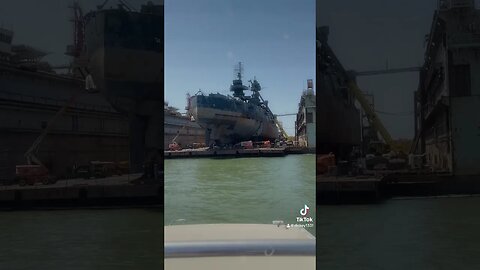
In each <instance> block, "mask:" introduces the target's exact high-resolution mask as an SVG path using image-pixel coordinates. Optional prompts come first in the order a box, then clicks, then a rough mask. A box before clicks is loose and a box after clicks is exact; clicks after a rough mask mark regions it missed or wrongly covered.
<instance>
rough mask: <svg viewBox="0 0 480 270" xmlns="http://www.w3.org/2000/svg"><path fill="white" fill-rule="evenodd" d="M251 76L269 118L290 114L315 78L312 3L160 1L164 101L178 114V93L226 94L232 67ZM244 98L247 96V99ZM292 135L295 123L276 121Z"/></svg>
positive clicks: (180, 100) (306, 0) (182, 99)
mask: <svg viewBox="0 0 480 270" xmlns="http://www.w3.org/2000/svg"><path fill="white" fill-rule="evenodd" d="M239 61H241V62H242V63H243V65H244V78H245V80H244V83H245V84H247V81H248V80H249V79H253V77H254V76H256V77H257V79H258V80H259V82H260V84H261V85H262V87H263V89H262V92H261V94H262V96H263V98H265V99H267V100H268V101H269V106H270V108H271V109H272V111H273V112H274V113H275V114H282V113H295V112H297V110H298V102H299V100H300V96H301V93H302V90H303V89H304V88H305V87H306V81H307V79H315V1H314V0H302V1H298V0H275V1H274V0H270V1H266V0H264V1H258V0H242V1H240V0H202V1H198V0H167V1H165V98H166V100H167V101H168V102H169V103H170V105H173V106H175V107H178V108H180V109H182V110H183V109H184V107H185V105H186V93H187V92H189V93H190V94H194V93H196V92H197V91H198V90H199V89H202V91H203V92H204V93H211V92H215V93H216V92H220V93H222V94H230V92H229V87H230V84H231V83H232V79H233V78H234V71H233V69H234V66H235V64H236V63H238V62H239ZM248 94H249V93H248ZM280 120H281V121H282V122H283V123H284V126H285V129H286V131H287V133H289V134H291V135H294V121H295V117H294V116H293V117H282V118H280Z"/></svg>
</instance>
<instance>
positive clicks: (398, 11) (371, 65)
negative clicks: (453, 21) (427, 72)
mask: <svg viewBox="0 0 480 270" xmlns="http://www.w3.org/2000/svg"><path fill="white" fill-rule="evenodd" d="M436 6H437V1H436V0H421V1H418V0H402V1H398V0H364V1H358V0H338V1H328V0H317V24H318V25H328V26H329V27H330V35H329V43H330V46H331V47H332V48H333V50H334V51H335V53H336V55H337V56H338V58H339V59H340V61H341V62H342V64H343V65H344V66H345V68H347V69H354V70H358V71H363V70H376V69H384V68H385V67H386V65H387V61H388V66H389V67H390V68H397V67H410V66H421V65H423V58H424V57H423V54H424V50H425V48H424V37H425V35H426V34H428V33H429V31H430V27H431V23H432V18H433V14H434V10H435V8H436ZM418 77H419V75H418V73H399V74H394V75H382V76H371V77H359V78H358V84H359V86H360V88H362V90H364V91H369V92H371V93H373V94H374V96H375V106H376V109H377V110H379V111H386V112H392V113H400V115H397V116H390V115H380V118H381V119H382V121H383V122H384V124H385V125H386V127H387V129H388V130H389V131H390V132H391V134H392V136H393V137H397V138H398V137H403V138H411V137H413V135H414V130H413V92H414V91H415V90H416V89H417V87H418ZM409 112H410V114H409Z"/></svg>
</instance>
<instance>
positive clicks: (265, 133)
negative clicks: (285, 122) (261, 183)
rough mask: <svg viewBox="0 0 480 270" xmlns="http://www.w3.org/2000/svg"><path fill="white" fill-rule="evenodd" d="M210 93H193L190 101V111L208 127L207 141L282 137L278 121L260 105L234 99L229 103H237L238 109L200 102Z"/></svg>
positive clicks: (226, 142)
mask: <svg viewBox="0 0 480 270" xmlns="http://www.w3.org/2000/svg"><path fill="white" fill-rule="evenodd" d="M211 96H212V95H211ZM211 96H208V97H207V96H193V97H192V98H191V100H190V103H191V110H190V113H191V114H192V116H193V117H194V118H195V120H196V121H197V122H198V124H199V125H200V126H201V127H202V128H204V129H205V132H206V135H205V136H206V143H207V144H211V143H212V142H215V143H216V144H234V143H238V142H240V141H246V140H276V139H278V138H279V135H280V134H279V131H278V128H277V127H276V125H275V123H274V122H273V120H272V119H271V118H269V117H268V115H267V114H266V113H265V112H264V111H263V110H262V109H261V108H260V107H256V106H251V105H250V106H248V105H247V104H244V103H243V102H240V101H233V100H232V101H229V102H235V103H236V105H237V109H236V110H228V109H217V108H212V107H207V106H205V105H202V104H199V102H198V99H199V97H201V98H202V99H208V98H209V97H211ZM217 97H218V95H217ZM200 103H202V102H200ZM213 106H215V105H213ZM242 106H245V107H247V109H246V110H244V109H243V108H241V107H242ZM238 107H240V108H238Z"/></svg>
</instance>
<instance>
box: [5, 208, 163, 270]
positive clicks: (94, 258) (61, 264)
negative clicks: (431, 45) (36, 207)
mask: <svg viewBox="0 0 480 270" xmlns="http://www.w3.org/2000/svg"><path fill="white" fill-rule="evenodd" d="M162 265H163V213H162V211H155V210H142V209H132V210H66V211H58V210H56V211H18V212H0V269H2V270H3V269H5V270H7V269H8V270H16V269H49V270H51V269H54V270H56V269H58V270H64V269H69V270H70V269H74V270H76V269H112V270H113V269H115V270H119V269H161V267H162Z"/></svg>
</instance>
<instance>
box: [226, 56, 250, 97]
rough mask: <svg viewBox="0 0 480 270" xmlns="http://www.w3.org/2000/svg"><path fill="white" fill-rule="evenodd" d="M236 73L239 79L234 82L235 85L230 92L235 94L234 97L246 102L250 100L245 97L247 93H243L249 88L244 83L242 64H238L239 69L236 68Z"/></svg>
mask: <svg viewBox="0 0 480 270" xmlns="http://www.w3.org/2000/svg"><path fill="white" fill-rule="evenodd" d="M235 72H236V73H237V79H236V80H233V83H232V85H231V86H230V91H232V92H233V96H234V97H236V98H239V99H241V100H244V101H245V100H247V99H248V97H246V96H245V93H244V92H243V91H245V90H247V89H248V87H246V86H245V85H243V82H242V72H243V68H242V62H239V63H238V67H236V68H235Z"/></svg>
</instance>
